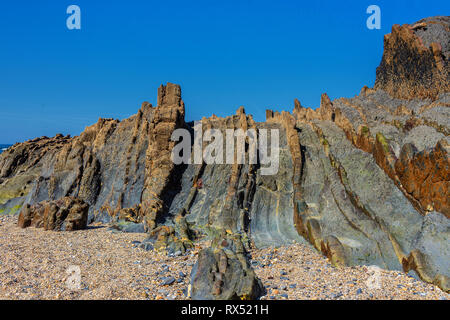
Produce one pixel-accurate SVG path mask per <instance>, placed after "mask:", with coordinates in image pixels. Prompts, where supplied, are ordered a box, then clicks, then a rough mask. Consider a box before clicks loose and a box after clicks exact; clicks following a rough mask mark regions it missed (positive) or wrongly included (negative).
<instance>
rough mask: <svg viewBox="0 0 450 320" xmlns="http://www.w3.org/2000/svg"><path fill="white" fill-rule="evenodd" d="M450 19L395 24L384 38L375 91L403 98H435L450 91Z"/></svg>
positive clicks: (435, 18) (440, 18)
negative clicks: (380, 90) (384, 91)
mask: <svg viewBox="0 0 450 320" xmlns="http://www.w3.org/2000/svg"><path fill="white" fill-rule="evenodd" d="M449 30H450V17H434V18H428V19H423V20H420V21H418V22H417V23H416V24H414V25H403V26H399V25H394V26H393V27H392V33H391V34H388V35H386V36H385V37H384V54H383V59H382V61H381V64H380V66H379V67H378V68H377V79H376V82H375V88H376V89H383V90H386V91H387V92H388V93H389V94H390V95H392V96H394V97H397V98H402V99H412V98H432V99H436V98H437V97H438V95H439V94H440V93H443V92H448V91H449V68H450V67H449V56H450V46H449V41H448V32H449Z"/></svg>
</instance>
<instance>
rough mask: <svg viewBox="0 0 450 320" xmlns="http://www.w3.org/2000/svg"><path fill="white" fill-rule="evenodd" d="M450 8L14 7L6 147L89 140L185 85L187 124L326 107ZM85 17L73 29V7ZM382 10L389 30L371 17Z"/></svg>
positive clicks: (2, 31) (5, 99)
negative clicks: (98, 127) (403, 38)
mask: <svg viewBox="0 0 450 320" xmlns="http://www.w3.org/2000/svg"><path fill="white" fill-rule="evenodd" d="M449 3H450V2H449V1H444V0H439V1H436V0H427V1H414V0H409V1H374V0H373V1H372V0H371V1H308V2H306V1H305V2H304V1H282V0H277V1H275V0H272V1H265V0H252V1H248V0H239V1H234V0H226V1H223V0H221V1H214V0H201V1H198V0H189V1H188V0H185V1H178V0H171V1H162V0H158V1H151V0H150V1H135V0H128V1H96V0H71V1H63V0H58V1H56V0H51V1H50V0H40V1H20V0H18V1H3V2H2V5H1V11H0V39H1V42H0V43H1V47H0V74H1V76H0V143H14V142H16V141H23V140H27V139H30V138H34V137H36V136H42V135H47V136H53V135H55V134H56V133H63V134H71V135H78V134H79V133H80V132H81V131H83V130H84V127H85V126H87V125H91V124H93V123H95V122H96V121H97V119H98V117H111V118H118V119H123V118H126V117H128V116H130V115H132V114H134V113H136V112H137V110H138V108H139V107H140V105H141V103H142V101H149V102H151V103H153V104H156V93H157V88H158V86H159V85H160V84H161V83H165V82H167V81H169V82H174V83H178V84H180V85H181V86H182V92H183V98H184V101H185V103H186V107H187V114H186V117H187V120H195V119H200V118H201V117H202V116H210V115H211V114H212V113H215V114H216V115H218V116H226V115H230V114H232V113H234V112H235V110H236V109H237V108H238V107H239V106H240V105H244V106H245V108H246V111H247V113H251V114H253V115H254V117H255V119H256V120H259V121H262V120H264V118H265V109H266V108H272V109H274V110H292V108H293V100H294V98H298V99H299V100H300V101H301V103H302V104H303V105H304V106H309V107H313V108H316V107H318V105H319V102H320V94H321V93H323V92H327V93H328V94H329V95H330V97H331V98H332V99H334V98H339V97H343V96H346V97H350V96H354V95H355V94H357V93H359V91H360V89H361V87H362V86H363V85H368V86H373V84H374V80H375V68H376V67H377V65H378V64H379V62H380V59H381V55H382V49H383V35H384V34H385V33H389V32H390V30H391V26H392V24H394V23H399V24H403V23H412V22H415V21H417V20H419V19H421V18H423V17H427V16H433V15H449V14H450V4H449ZM71 4H76V5H79V6H80V8H81V17H82V22H81V26H82V29H81V30H72V31H71V30H68V29H67V27H66V19H67V17H68V15H67V14H66V8H67V7H68V6H69V5H71ZM371 4H377V5H379V6H380V7H381V30H369V29H367V28H366V19H367V17H368V16H369V15H368V14H366V8H367V7H368V6H369V5H371Z"/></svg>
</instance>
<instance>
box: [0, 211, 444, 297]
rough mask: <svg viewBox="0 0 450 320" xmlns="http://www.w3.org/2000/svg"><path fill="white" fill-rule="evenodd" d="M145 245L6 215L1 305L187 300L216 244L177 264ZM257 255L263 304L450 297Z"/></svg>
mask: <svg viewBox="0 0 450 320" xmlns="http://www.w3.org/2000/svg"><path fill="white" fill-rule="evenodd" d="M145 238H146V234H138V233H121V232H112V231H111V230H109V229H108V227H107V226H105V225H91V226H89V228H88V229H87V230H81V231H73V232H54V231H44V230H43V229H35V228H27V229H21V228H19V227H18V226H17V217H11V216H0V299H68V300H71V299H83V300H90V299H108V300H109V299H113V300H115V299H151V300H154V299H157V300H160V299H186V296H185V292H186V289H187V286H188V284H189V281H190V279H189V274H190V272H191V269H192V266H193V265H194V263H195V261H196V260H197V254H198V252H199V251H200V250H201V248H202V247H205V246H207V245H208V243H207V242H204V241H203V242H200V243H199V244H198V245H197V246H196V247H195V249H193V250H192V251H190V252H188V253H187V254H185V255H178V256H173V257H169V256H167V255H166V254H163V253H159V252H155V251H146V250H144V249H141V248H139V244H140V243H141V242H142V241H143V240H144V239H145ZM250 253H251V256H252V259H251V263H252V265H253V268H254V269H255V272H256V274H257V276H258V277H259V278H260V279H261V280H262V282H263V284H264V285H265V287H266V290H267V294H266V295H265V296H263V297H262V299H263V300H265V299H277V300H278V299H434V300H439V299H449V298H450V295H449V294H447V293H444V292H443V291H441V290H440V289H439V288H438V287H436V286H434V285H431V284H426V283H424V282H422V281H420V280H416V279H414V278H413V277H411V276H408V275H406V274H404V273H402V272H399V271H386V270H378V269H372V268H368V267H367V266H358V267H340V268H336V267H333V266H332V265H331V264H330V263H329V262H328V260H327V259H326V258H324V257H323V256H322V255H320V253H318V252H316V251H315V250H314V249H312V248H311V247H310V246H307V245H302V244H293V245H290V246H285V247H280V248H265V249H253V250H251V252H250ZM78 271H79V273H78ZM74 279H75V280H74ZM78 279H79V280H80V281H78Z"/></svg>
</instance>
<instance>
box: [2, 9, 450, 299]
mask: <svg viewBox="0 0 450 320" xmlns="http://www.w3.org/2000/svg"><path fill="white" fill-rule="evenodd" d="M449 52H450V18H449V17H433V18H427V19H424V20H421V21H419V22H417V23H415V24H413V25H403V26H397V25H395V26H393V28H392V33H391V34H389V35H386V36H385V40H384V54H383V58H382V61H381V63H380V66H379V67H378V68H377V72H376V82H375V86H374V88H368V87H364V88H363V89H362V90H361V93H360V94H359V95H358V96H355V97H353V98H340V99H336V100H334V101H331V100H330V99H329V97H328V96H327V95H326V94H323V95H322V99H321V105H320V108H319V109H317V110H312V109H309V108H304V107H302V106H301V104H300V102H299V101H298V100H295V101H294V108H293V111H292V112H282V113H278V112H273V111H271V110H267V112H266V115H267V119H266V121H265V122H261V123H260V122H255V121H254V120H253V118H252V116H251V115H247V114H246V113H245V110H244V109H243V108H240V109H239V110H237V112H236V114H235V115H232V116H230V117H227V118H218V117H216V116H212V117H210V118H203V119H202V120H201V124H202V126H203V128H204V130H206V129H208V128H211V129H217V130H220V131H221V132H223V133H224V136H225V130H226V129H243V130H247V129H254V130H255V132H256V133H257V137H258V138H260V136H261V132H263V129H269V131H270V129H278V130H279V132H280V137H279V149H280V152H279V170H278V172H277V173H276V174H275V175H263V174H261V169H262V168H263V167H264V165H263V164H262V163H261V159H259V158H258V161H257V163H253V164H251V163H248V161H247V163H242V164H232V165H231V164H206V163H205V162H203V163H200V164H189V165H187V164H180V165H175V164H174V163H173V161H172V160H171V151H172V149H173V147H174V145H175V142H174V141H172V140H171V134H172V132H173V131H174V130H175V129H178V128H185V129H187V130H189V131H190V132H192V131H193V130H194V124H193V123H186V122H185V119H184V111H185V109H184V108H185V106H184V103H183V101H182V98H181V89H180V87H179V86H178V85H175V84H170V83H168V84H167V85H166V86H161V87H160V88H159V89H158V101H157V105H156V106H155V107H153V106H152V105H151V104H149V103H147V102H144V103H143V104H142V107H141V109H139V111H138V113H137V114H136V115H134V116H132V117H131V118H129V119H126V120H123V121H118V120H112V119H100V120H99V121H98V122H97V123H96V124H95V125H93V126H90V127H87V128H86V129H85V131H84V132H83V133H82V134H81V135H80V136H77V137H73V138H70V137H63V136H60V135H59V136H56V137H54V138H46V137H44V138H39V139H35V140H31V141H27V142H25V143H20V144H16V145H14V146H12V147H11V148H9V149H8V150H7V151H5V152H3V153H2V154H1V155H0V212H3V213H15V212H18V211H21V212H20V217H19V220H20V219H22V220H20V221H23V219H24V217H28V216H30V208H34V207H36V206H37V207H39V206H49V203H50V204H51V203H53V202H54V201H59V199H62V198H65V197H70V198H66V199H71V200H70V201H79V202H80V203H82V204H83V207H84V206H88V207H89V209H88V210H89V222H93V221H101V222H104V223H111V224H113V225H115V227H116V228H119V229H122V230H132V229H133V226H142V228H143V229H145V230H146V231H147V232H148V233H149V239H148V242H149V243H150V244H151V247H152V248H153V247H154V248H155V249H157V250H163V249H167V250H168V251H169V252H173V251H184V250H186V249H188V248H190V247H191V246H192V243H193V242H194V241H196V240H197V239H200V238H202V237H205V236H207V237H210V238H211V239H212V240H213V241H212V243H213V245H214V248H215V249H216V250H210V251H205V252H203V253H201V255H200V257H201V259H199V262H198V265H197V266H196V268H194V271H193V275H192V279H193V283H192V287H191V293H192V296H193V297H194V298H254V297H256V296H258V294H260V293H261V292H262V290H263V289H262V287H261V284H260V283H259V282H258V281H257V279H254V275H253V273H252V272H251V267H250V266H249V265H248V261H247V260H246V259H247V254H246V248H248V247H250V246H257V247H264V246H272V245H273V246H279V245H283V244H286V243H290V242H292V241H297V242H309V243H310V244H311V245H312V246H314V247H315V248H316V249H317V250H319V251H321V252H322V253H323V254H324V255H326V256H327V257H328V258H329V259H330V261H331V262H332V263H334V264H335V265H361V264H364V265H378V266H380V267H382V268H386V269H395V270H404V271H405V272H409V271H410V270H414V271H415V273H416V274H417V275H418V276H419V277H420V278H421V279H423V280H424V281H427V282H431V283H435V284H437V285H438V286H440V287H441V288H442V289H443V290H445V291H447V292H448V291H449V290H450V282H449V279H450V241H449V239H450V238H449V236H450V222H449V218H450V195H449V184H450V159H449V155H448V152H449V151H450V145H449V143H450V140H449V137H448V135H449V128H450V124H449V122H450V108H449V107H450V90H449V83H450V82H449V63H448V61H449V60H448V59H449ZM269 140H270V139H269ZM248 146H249V141H248V140H247V141H246V149H245V150H246V156H247V159H248V156H249V151H248ZM52 201H53V202H52ZM42 203H43V204H42ZM33 206H34V207H33ZM55 210H56V209H55ZM55 212H56V211H55ZM237 248H238V249H237ZM197 273H198V274H197Z"/></svg>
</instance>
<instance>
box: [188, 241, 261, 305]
mask: <svg viewBox="0 0 450 320" xmlns="http://www.w3.org/2000/svg"><path fill="white" fill-rule="evenodd" d="M246 255H247V253H246V251H245V248H244V246H243V244H242V242H241V239H240V237H239V236H230V235H226V234H222V235H219V236H217V237H216V238H215V239H214V241H213V243H212V245H211V247H210V248H207V249H203V250H202V251H200V253H199V256H198V261H197V263H196V264H195V265H194V267H193V268H192V273H191V284H190V285H189V296H190V297H191V298H192V299H194V300H253V299H256V298H258V297H259V296H261V295H262V294H264V291H265V289H264V286H263V285H262V283H261V281H260V280H259V279H257V278H256V276H255V272H254V271H253V270H252V268H251V267H250V264H249V263H248V259H247V256H246Z"/></svg>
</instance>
